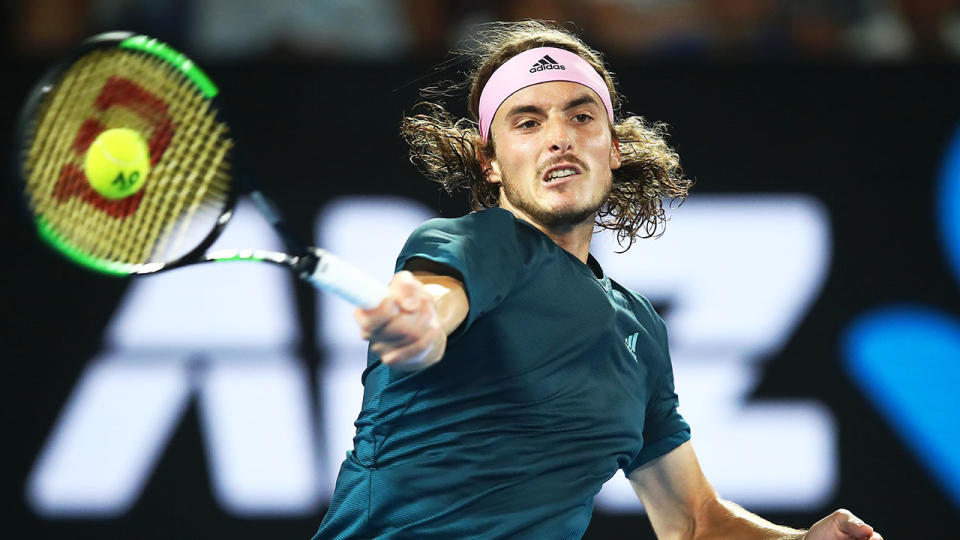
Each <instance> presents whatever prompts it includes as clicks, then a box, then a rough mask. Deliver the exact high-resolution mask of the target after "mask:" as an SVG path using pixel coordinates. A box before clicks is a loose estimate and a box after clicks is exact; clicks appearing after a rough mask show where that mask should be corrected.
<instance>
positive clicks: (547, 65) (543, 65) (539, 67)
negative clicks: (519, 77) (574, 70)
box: [530, 54, 567, 73]
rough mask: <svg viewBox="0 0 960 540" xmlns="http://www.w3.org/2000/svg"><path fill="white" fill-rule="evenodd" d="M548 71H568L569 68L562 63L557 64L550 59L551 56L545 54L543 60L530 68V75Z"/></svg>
mask: <svg viewBox="0 0 960 540" xmlns="http://www.w3.org/2000/svg"><path fill="white" fill-rule="evenodd" d="M546 69H567V68H566V66H564V65H563V64H561V63H560V62H557V61H556V60H554V59H553V58H550V55H549V54H545V55H543V58H541V59H540V60H539V61H538V62H537V63H536V64H534V65H533V67H532V68H530V73H536V72H538V71H543V70H546Z"/></svg>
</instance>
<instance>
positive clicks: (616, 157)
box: [610, 137, 622, 170]
mask: <svg viewBox="0 0 960 540" xmlns="http://www.w3.org/2000/svg"><path fill="white" fill-rule="evenodd" d="M620 165H622V160H621V157H620V141H619V140H618V139H617V138H616V137H614V139H613V144H611V145H610V170H613V169H619V168H620Z"/></svg>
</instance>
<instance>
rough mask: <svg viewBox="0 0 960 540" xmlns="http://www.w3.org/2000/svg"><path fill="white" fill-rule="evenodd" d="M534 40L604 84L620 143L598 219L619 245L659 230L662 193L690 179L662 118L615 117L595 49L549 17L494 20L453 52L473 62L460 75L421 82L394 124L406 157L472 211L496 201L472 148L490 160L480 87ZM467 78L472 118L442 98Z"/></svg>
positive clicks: (681, 194)
mask: <svg viewBox="0 0 960 540" xmlns="http://www.w3.org/2000/svg"><path fill="white" fill-rule="evenodd" d="M536 47H557V48H561V49H566V50H568V51H571V52H573V53H574V54H577V55H579V56H580V57H581V58H583V59H584V60H586V61H587V62H588V63H590V65H591V66H593V68H594V69H596V70H597V73H599V74H600V75H601V76H602V77H603V80H604V82H605V83H606V85H607V88H608V89H609V90H610V97H611V100H612V103H613V108H614V111H615V114H616V116H615V118H617V121H616V122H614V125H613V126H612V128H611V129H612V132H613V136H614V137H615V138H616V140H617V141H618V142H619V146H620V155H621V166H620V168H619V169H615V170H613V185H612V187H611V191H610V195H609V197H608V198H607V200H606V201H605V202H604V203H603V205H602V206H601V208H600V209H599V211H598V212H597V217H596V221H595V222H596V225H597V226H598V227H600V228H601V229H610V230H614V231H616V232H617V240H618V241H619V242H620V243H621V245H623V243H624V242H625V241H626V242H628V243H627V245H626V248H625V250H626V249H629V248H630V246H632V245H633V242H634V241H635V240H636V239H637V238H647V237H651V236H655V235H658V234H662V226H663V225H664V223H665V221H666V219H667V218H666V215H665V213H664V208H663V201H664V199H673V200H677V201H681V202H682V200H683V199H684V198H685V197H686V195H687V192H688V191H689V189H690V187H691V185H692V182H691V181H690V180H689V179H687V178H685V177H684V175H683V169H682V168H681V167H680V158H679V156H678V155H677V153H676V152H675V151H674V150H673V149H672V148H670V146H669V145H668V144H667V142H666V136H667V129H666V125H665V124H662V123H650V122H648V121H646V120H645V119H644V118H642V117H640V116H627V117H625V118H621V117H620V97H619V95H618V93H617V91H616V87H615V84H614V79H613V76H612V75H611V72H610V71H609V70H607V69H606V67H605V66H604V65H603V59H602V56H601V55H600V53H599V52H597V51H595V50H593V49H591V48H590V47H588V46H587V45H586V44H585V43H584V42H583V41H581V40H580V39H579V38H578V37H576V36H575V35H574V34H572V33H571V32H568V31H567V30H565V29H564V28H562V27H559V26H556V25H554V24H550V23H545V22H541V21H522V22H512V23H493V24H490V25H487V27H486V28H485V29H484V30H482V31H481V32H479V33H478V34H477V35H476V37H475V38H474V39H473V44H472V46H471V47H470V48H469V49H467V50H463V51H459V52H458V57H460V58H464V57H466V58H467V59H469V60H472V62H473V65H472V69H471V70H470V72H469V73H468V74H467V77H466V79H465V80H464V81H462V82H459V83H453V82H450V81H444V82H442V83H439V84H436V85H433V86H430V87H427V88H425V89H423V90H422V92H421V93H422V95H423V97H424V101H421V102H420V103H418V104H417V105H416V106H415V107H414V111H413V112H414V113H415V114H411V115H409V116H406V117H404V119H403V122H402V124H401V129H400V130H401V134H402V136H403V138H404V140H405V141H406V142H407V143H408V144H409V145H410V161H411V162H412V163H413V164H414V165H416V166H417V167H418V168H419V169H420V170H421V171H422V172H423V173H424V175H426V177H427V178H428V179H430V180H432V181H435V182H438V183H439V184H441V185H442V186H443V187H444V188H445V189H446V190H447V191H448V192H449V193H453V192H454V191H456V190H458V189H461V188H469V189H470V193H471V206H472V208H473V209H474V210H480V209H483V208H491V207H495V206H499V204H500V185H499V184H494V183H491V182H489V181H487V178H486V174H485V171H484V168H483V165H482V164H481V162H480V159H479V157H478V151H479V152H481V153H482V155H483V157H484V158H486V159H488V160H489V159H491V158H493V157H494V156H495V155H496V148H495V144H494V140H493V137H490V138H489V140H488V141H487V142H486V143H485V144H484V143H483V142H482V140H481V138H480V132H479V130H478V128H477V122H476V119H477V118H478V116H479V115H478V109H479V103H480V93H481V91H482V90H483V87H484V85H485V84H486V83H487V81H488V80H489V79H490V76H491V75H492V74H493V72H494V71H496V69H497V68H498V67H500V66H501V65H502V64H503V63H504V62H506V61H507V60H509V59H510V58H512V57H514V56H516V55H517V54H519V53H521V52H523V51H526V50H529V49H533V48H536ZM467 85H469V87H470V93H469V98H468V108H469V112H470V114H471V115H472V117H473V119H467V118H457V117H456V116H455V115H453V114H451V113H450V112H449V111H448V110H447V108H446V107H445V105H444V103H443V102H444V101H445V100H446V98H449V97H451V96H453V95H455V94H456V93H457V92H458V91H462V90H463V89H465V88H466V86H467Z"/></svg>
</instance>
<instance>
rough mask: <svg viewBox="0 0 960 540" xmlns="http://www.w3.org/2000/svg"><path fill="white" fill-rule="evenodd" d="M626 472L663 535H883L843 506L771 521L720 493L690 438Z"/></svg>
mask: <svg viewBox="0 0 960 540" xmlns="http://www.w3.org/2000/svg"><path fill="white" fill-rule="evenodd" d="M629 478H630V483H631V484H632V485H633V489H634V491H636V492H637V496H638V497H639V498H640V501H641V502H642V503H643V506H644V507H645V508H646V509H647V514H648V515H649V516H650V522H651V524H652V525H653V530H654V531H655V532H656V533H657V538H661V539H671V540H672V539H707V538H744V539H758V540H759V539H769V540H787V539H801V540H847V539H851V540H852V539H858V540H859V539H862V540H883V539H882V537H881V536H880V534H878V533H876V532H874V530H873V528H872V527H870V526H869V525H867V524H865V523H864V522H863V521H860V520H859V519H858V518H857V517H856V516H854V515H853V514H851V513H850V512H848V511H846V510H837V511H836V512H834V513H833V514H830V515H829V516H827V517H825V518H823V519H822V520H820V521H818V522H817V523H815V524H814V525H813V527H811V528H810V530H809V531H801V530H797V529H791V528H789V527H781V526H778V525H774V524H773V523H770V522H769V521H767V520H765V519H763V518H761V517H760V516H758V515H756V514H752V513H750V512H748V511H746V510H744V509H743V508H741V507H740V506H738V505H736V504H734V503H732V502H730V501H725V500H723V499H721V498H720V497H719V496H718V495H717V492H716V491H714V489H713V486H711V485H710V483H709V482H707V479H706V478H705V477H704V475H703V471H702V470H701V469H700V463H699V462H698V461H697V456H696V454H695V453H694V451H693V446H692V445H691V444H690V442H686V443H683V444H682V445H680V446H678V447H677V448H675V449H674V450H672V451H671V452H670V453H668V454H666V455H664V456H661V457H659V458H657V459H655V460H653V461H651V462H650V463H647V464H645V465H644V466H642V467H640V468H639V469H637V470H635V471H633V472H632V473H630V477H629Z"/></svg>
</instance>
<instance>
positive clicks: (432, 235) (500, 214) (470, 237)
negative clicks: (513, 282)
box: [410, 208, 542, 246]
mask: <svg viewBox="0 0 960 540" xmlns="http://www.w3.org/2000/svg"><path fill="white" fill-rule="evenodd" d="M541 236H542V233H540V232H539V231H537V230H536V229H534V228H533V227H532V226H530V225H527V224H526V223H524V222H522V221H520V220H518V219H516V218H515V217H514V216H513V214H511V213H510V212H509V211H507V210H504V209H502V208H486V209H483V210H479V211H477V212H471V213H469V214H467V215H465V216H461V217H457V218H434V219H431V220H428V221H426V222H424V223H423V224H422V225H420V226H419V227H417V228H416V229H414V231H413V232H412V233H411V234H410V241H418V240H419V241H423V240H427V241H429V240H430V239H434V240H438V241H439V240H443V241H445V242H455V243H462V242H469V243H478V244H489V243H497V244H499V245H501V246H509V245H510V244H511V243H513V242H511V241H514V242H520V243H522V244H529V243H531V242H533V243H536V242H538V241H540V238H539V237H541Z"/></svg>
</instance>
